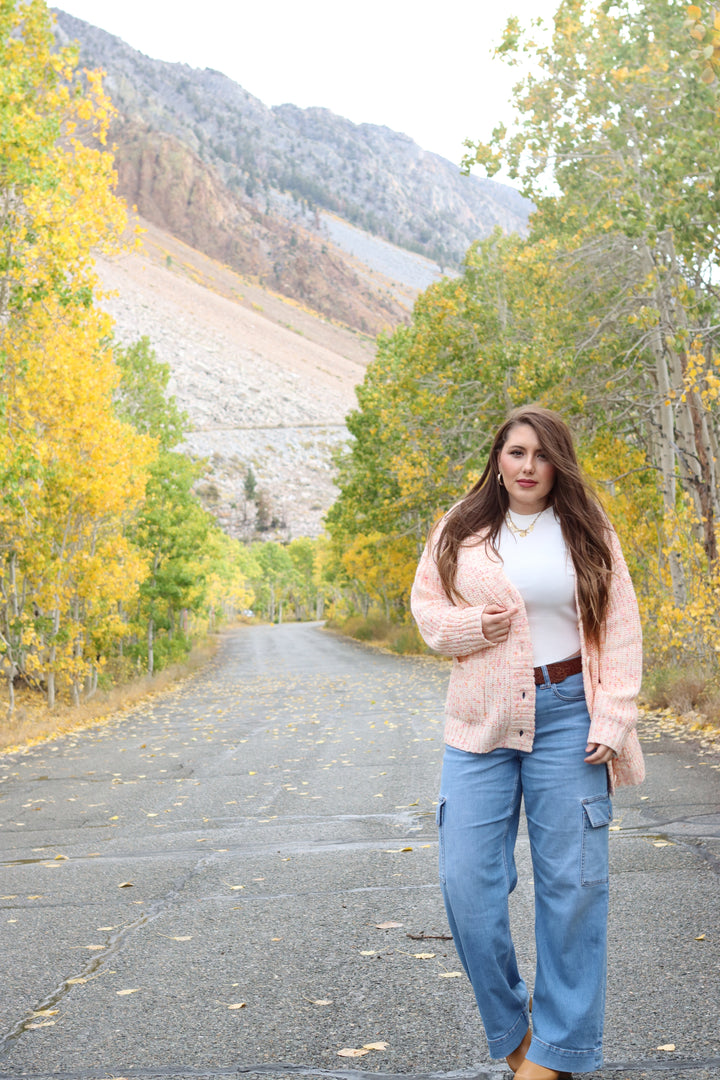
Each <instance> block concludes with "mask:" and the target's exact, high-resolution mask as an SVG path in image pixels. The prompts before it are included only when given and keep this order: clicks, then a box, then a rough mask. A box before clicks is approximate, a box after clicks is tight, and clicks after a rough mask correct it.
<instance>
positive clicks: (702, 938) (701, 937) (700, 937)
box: [695, 934, 705, 941]
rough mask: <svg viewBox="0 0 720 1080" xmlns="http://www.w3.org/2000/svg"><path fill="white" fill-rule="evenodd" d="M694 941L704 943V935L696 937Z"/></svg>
mask: <svg viewBox="0 0 720 1080" xmlns="http://www.w3.org/2000/svg"><path fill="white" fill-rule="evenodd" d="M695 940H696V941H704V940H705V935H704V934H700V935H699V936H698V937H696V938H695Z"/></svg>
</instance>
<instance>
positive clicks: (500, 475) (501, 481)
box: [498, 472, 505, 487]
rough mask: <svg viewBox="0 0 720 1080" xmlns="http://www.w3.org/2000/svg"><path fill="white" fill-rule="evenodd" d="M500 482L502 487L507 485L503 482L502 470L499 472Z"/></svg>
mask: <svg viewBox="0 0 720 1080" xmlns="http://www.w3.org/2000/svg"><path fill="white" fill-rule="evenodd" d="M498 484H499V485H500V487H505V484H504V483H503V478H502V473H501V472H499V473H498Z"/></svg>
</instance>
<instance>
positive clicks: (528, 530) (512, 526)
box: [505, 508, 545, 536]
mask: <svg viewBox="0 0 720 1080" xmlns="http://www.w3.org/2000/svg"><path fill="white" fill-rule="evenodd" d="M544 513H545V509H544V508H543V509H542V510H541V511H540V513H539V514H536V515H535V517H534V518H533V519H532V521H531V522H530V524H529V525H528V526H527V528H525V529H520V528H519V527H518V526H517V525H516V524H515V522H514V521H513V519H512V518H511V517H510V511H509V510H506V511H505V523H506V525H507V527H508V529H509V530H510V532H511V533H512V534H513V536H527V535H528V533H531V532H532V531H533V529H534V528H535V526H536V524H537V520H538V518H539V517H542V515H543V514H544Z"/></svg>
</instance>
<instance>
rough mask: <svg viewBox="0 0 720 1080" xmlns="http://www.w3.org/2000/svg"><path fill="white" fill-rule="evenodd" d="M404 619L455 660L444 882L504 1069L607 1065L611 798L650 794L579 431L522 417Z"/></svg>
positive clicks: (626, 655)
mask: <svg viewBox="0 0 720 1080" xmlns="http://www.w3.org/2000/svg"><path fill="white" fill-rule="evenodd" d="M412 610H413V614H414V616H415V619H416V621H417V623H418V626H419V628H420V632H421V633H422V635H423V637H424V639H425V641H426V642H427V643H428V645H430V646H431V647H432V648H433V649H436V650H437V651H439V652H441V653H444V654H445V655H449V656H452V657H453V669H452V674H451V676H450V685H449V689H448V696H447V703H446V726H445V742H446V748H445V757H444V760H443V773H442V782H441V789H440V799H439V804H438V824H439V830H440V879H441V884H442V888H443V895H444V899H445V906H446V908H447V913H448V918H449V921H450V927H451V930H452V933H453V938H454V941H455V945H456V948H457V951H458V954H459V956H460V960H461V961H462V964H463V966H464V968H465V971H466V972H467V974H468V977H469V978H470V981H471V983H472V986H473V990H474V991H475V996H476V999H477V1003H478V1006H479V1009H480V1014H481V1016H482V1019H483V1023H484V1026H485V1031H486V1034H487V1038H488V1044H489V1047H490V1051H491V1053H492V1055H493V1057H497V1058H499V1057H505V1058H506V1059H507V1062H508V1065H509V1066H510V1068H511V1069H512V1071H513V1072H514V1073H515V1076H516V1077H517V1080H559V1078H560V1080H563V1078H568V1077H570V1076H571V1073H572V1071H573V1070H576V1071H580V1072H583V1071H590V1070H593V1069H597V1068H598V1067H599V1066H600V1065H601V1064H602V1049H601V1044H602V1028H603V1015H604V1007H605V972H606V937H607V908H608V829H609V823H610V820H611V817H612V809H611V804H610V794H611V793H612V790H613V788H614V785H615V784H616V783H631V784H632V783H640V781H641V780H642V778H643V775H644V771H643V763H642V754H641V751H640V744H639V742H638V739H637V735H636V733H635V730H634V725H635V718H636V704H635V702H636V697H637V694H638V691H639V688H640V676H641V662H642V661H641V633H640V621H639V617H638V610H637V602H636V600H635V594H634V592H633V588H632V584H631V582H630V577H629V574H628V571H627V567H626V565H625V562H624V560H623V557H622V553H621V551H620V547H619V544H618V540H617V537H616V535H615V532H614V531H613V529H612V527H611V526H610V524H609V522H608V520H607V518H606V517H605V514H604V512H603V510H602V508H601V507H600V505H599V503H598V502H597V500H596V498H595V497H594V496H593V494H592V493H591V491H590V490H589V488H588V486H587V484H586V482H585V480H584V479H583V476H582V474H581V472H580V468H579V466H578V463H577V458H576V456H575V451H574V448H573V444H572V438H571V435H570V432H569V430H568V428H567V426H566V425H565V423H564V422H563V421H562V420H561V418H560V417H559V416H558V415H557V414H555V413H553V412H550V411H549V410H547V409H541V408H539V407H536V406H527V407H525V408H521V409H517V410H516V411H515V412H514V413H513V414H512V415H511V416H510V417H509V419H508V420H507V421H506V422H505V423H504V424H503V425H502V427H501V428H500V430H499V431H498V433H497V435H496V437H495V440H494V442H493V445H492V449H491V451H490V456H489V460H488V464H487V467H486V469H485V471H484V473H483V475H482V476H481V478H480V480H479V481H478V483H477V484H476V485H475V486H474V487H473V488H472V489H471V490H470V492H469V493H468V494H467V495H466V496H465V498H464V499H463V500H462V501H461V502H460V503H458V504H457V505H456V506H454V507H453V508H452V509H451V510H450V511H449V513H448V514H446V516H445V517H444V519H443V520H442V521H441V522H440V523H439V524H438V525H437V526H436V528H435V530H434V531H433V533H432V534H431V537H430V540H429V541H428V545H427V547H426V550H425V553H424V554H423V557H422V559H421V561H420V565H419V567H418V570H417V574H416V577H415V583H414V585H413V590H412ZM521 799H522V800H523V801H524V806H525V816H526V818H527V827H528V834H529V839H530V849H531V854H532V863H533V874H534V881H535V937H536V945H537V970H536V976H535V986H534V991H533V999H532V1002H533V1004H532V1021H533V1030H532V1033H531V1031H530V1007H531V1005H530V1001H531V999H530V998H529V995H528V990H527V987H526V985H525V983H524V981H523V980H522V978H521V977H520V974H519V972H518V968H517V964H516V960H515V952H514V948H513V943H512V939H511V937H510V928H509V917H508V895H509V893H510V892H512V890H513V889H514V887H515V885H516V883H517V875H516V871H515V861H514V854H513V853H514V847H515V839H516V836H517V830H518V822H519V814H520V802H521Z"/></svg>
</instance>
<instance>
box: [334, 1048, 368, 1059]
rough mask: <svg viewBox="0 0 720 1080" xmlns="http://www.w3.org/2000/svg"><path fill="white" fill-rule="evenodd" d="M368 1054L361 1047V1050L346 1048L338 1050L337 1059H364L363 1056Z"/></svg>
mask: <svg viewBox="0 0 720 1080" xmlns="http://www.w3.org/2000/svg"><path fill="white" fill-rule="evenodd" d="M369 1053H370V1051H369V1050H365V1048H364V1047H363V1049H362V1050H351V1049H350V1048H349V1047H346V1048H345V1049H344V1050H338V1056H339V1057H353V1058H355V1057H364V1056H365V1054H369Z"/></svg>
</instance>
